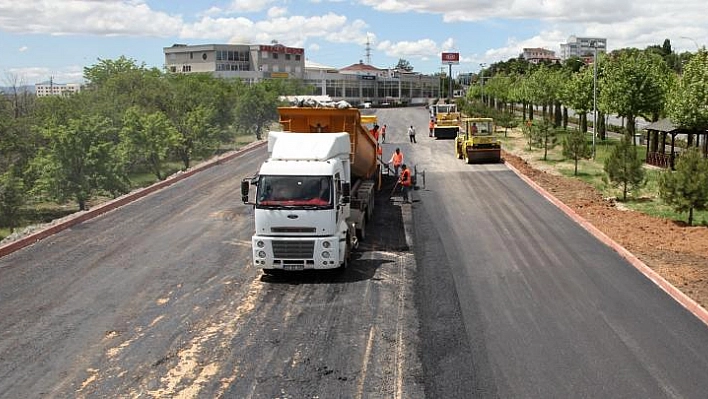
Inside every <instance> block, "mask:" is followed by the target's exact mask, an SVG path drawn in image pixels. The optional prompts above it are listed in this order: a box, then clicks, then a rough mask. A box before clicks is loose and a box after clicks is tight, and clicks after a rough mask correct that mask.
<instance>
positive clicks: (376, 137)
mask: <svg viewBox="0 0 708 399" xmlns="http://www.w3.org/2000/svg"><path fill="white" fill-rule="evenodd" d="M369 133H371V135H372V136H374V140H376V142H377V143H378V142H379V125H374V128H373V129H371V130H369Z"/></svg>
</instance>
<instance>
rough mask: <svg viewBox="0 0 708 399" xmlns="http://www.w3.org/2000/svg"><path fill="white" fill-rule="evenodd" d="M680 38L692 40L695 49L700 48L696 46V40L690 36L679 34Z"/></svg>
mask: <svg viewBox="0 0 708 399" xmlns="http://www.w3.org/2000/svg"><path fill="white" fill-rule="evenodd" d="M681 39H687V40H690V41H692V42H693V44H694V45H695V46H696V50H700V49H701V48H700V47H698V42H697V41H696V40H695V39H693V38H690V37H688V36H681Z"/></svg>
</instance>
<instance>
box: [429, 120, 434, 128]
mask: <svg viewBox="0 0 708 399" xmlns="http://www.w3.org/2000/svg"><path fill="white" fill-rule="evenodd" d="M430 128H431V129H433V128H435V122H433V120H432V119H431V120H430Z"/></svg>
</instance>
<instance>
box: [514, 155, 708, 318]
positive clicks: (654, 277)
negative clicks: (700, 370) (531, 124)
mask: <svg viewBox="0 0 708 399" xmlns="http://www.w3.org/2000/svg"><path fill="white" fill-rule="evenodd" d="M504 164H505V165H506V166H507V167H508V168H509V169H510V170H511V171H513V172H514V173H516V175H517V176H519V177H520V178H521V179H522V180H523V181H525V182H526V184H528V185H529V186H531V187H532V188H533V189H534V190H536V191H537V192H538V193H539V194H541V195H542V196H543V197H544V198H546V199H547V200H548V201H549V202H551V203H552V204H553V205H555V206H556V207H558V208H559V209H560V210H562V211H563V212H564V213H565V214H566V215H568V216H569V217H570V218H571V219H573V220H574V221H575V222H576V223H578V224H579V225H581V226H582V227H583V228H584V229H585V230H586V231H587V232H589V233H590V234H592V235H593V236H595V238H597V239H598V240H600V241H601V242H602V243H603V244H605V245H607V246H608V247H610V248H612V249H613V250H615V252H617V253H618V254H619V255H620V256H621V257H623V258H624V259H625V260H627V262H629V263H630V264H631V265H632V266H634V267H635V268H636V269H637V270H639V272H641V273H642V274H644V276H646V277H647V278H648V279H649V280H651V281H652V282H653V283H654V284H656V285H657V286H658V287H659V288H661V289H662V290H663V291H664V292H666V293H667V294H669V296H671V297H672V298H673V299H674V300H675V301H676V302H678V303H679V304H681V306H683V307H684V308H685V309H686V310H688V311H689V312H691V313H692V314H693V315H695V316H696V317H697V318H698V319H699V320H701V321H702V322H703V323H704V324H705V325H707V326H708V310H706V309H705V308H703V307H702V306H701V305H700V304H698V302H696V301H694V300H693V299H692V298H690V297H689V296H688V295H686V294H684V293H683V292H681V290H679V289H678V288H676V287H674V286H673V285H672V284H671V283H669V282H668V281H666V279H664V278H663V277H662V276H661V275H659V273H657V272H655V271H654V270H652V269H651V268H650V267H649V266H647V265H646V264H644V262H642V261H641V260H639V258H637V257H636V256H634V255H633V254H632V253H631V252H629V251H628V250H627V249H626V248H624V247H623V246H621V245H620V244H618V243H617V242H615V241H614V240H613V239H612V238H610V237H609V236H607V235H606V234H605V233H603V232H602V231H600V229H598V228H597V227H595V226H593V225H592V224H591V223H590V222H588V221H587V220H585V219H584V218H583V217H582V216H580V215H578V214H577V213H575V211H574V210H573V209H571V208H570V207H569V206H568V205H566V204H564V203H563V202H561V201H560V200H559V199H558V198H556V197H554V196H553V195H551V194H550V193H549V192H548V191H546V190H545V189H544V188H543V187H541V186H539V185H538V184H537V183H536V182H534V181H533V180H531V179H530V178H529V177H527V176H526V175H524V174H523V173H521V172H520V171H519V170H518V169H516V168H515V167H514V166H512V165H511V164H510V163H508V162H506V161H505V162H504Z"/></svg>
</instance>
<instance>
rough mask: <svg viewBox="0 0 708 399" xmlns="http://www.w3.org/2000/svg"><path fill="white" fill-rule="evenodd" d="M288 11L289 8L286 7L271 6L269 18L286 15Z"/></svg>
mask: <svg viewBox="0 0 708 399" xmlns="http://www.w3.org/2000/svg"><path fill="white" fill-rule="evenodd" d="M287 13H288V9H287V8H285V7H271V8H269V9H268V18H278V17H282V16H285V15H286V14H287Z"/></svg>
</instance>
